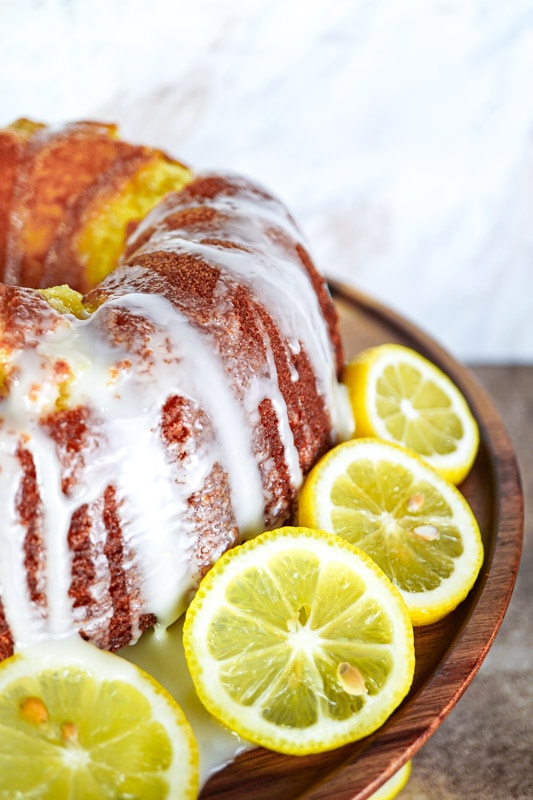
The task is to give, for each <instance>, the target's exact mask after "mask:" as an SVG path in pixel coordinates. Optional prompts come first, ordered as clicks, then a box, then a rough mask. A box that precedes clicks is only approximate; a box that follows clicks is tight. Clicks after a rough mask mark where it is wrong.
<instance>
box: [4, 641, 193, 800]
mask: <svg viewBox="0 0 533 800" xmlns="http://www.w3.org/2000/svg"><path fill="white" fill-rule="evenodd" d="M85 682H87V683H89V684H91V686H90V687H89V688H88V689H87V686H86V683H85ZM94 687H96V693H94V692H93V689H94ZM85 689H87V691H85ZM116 693H118V694H119V695H121V696H122V702H121V705H120V708H121V712H123V713H126V715H127V714H128V713H130V712H129V711H128V703H127V698H128V697H129V696H130V693H131V697H132V701H133V702H132V709H133V710H132V711H131V714H132V719H131V724H130V722H129V721H128V720H127V719H124V718H123V719H122V720H121V721H120V722H119V723H118V727H117V730H118V731H120V733H119V734H117V736H116V737H113V736H108V734H106V733H103V731H104V730H108V731H109V729H110V728H112V726H113V725H114V719H113V712H114V705H113V704H114V698H115V696H116ZM123 693H124V694H123ZM124 698H125V699H126V702H124ZM93 699H94V702H92V701H93ZM137 701H138V702H139V705H140V707H141V708H142V709H143V712H144V713H143V716H142V718H141V719H135V718H133V716H134V714H135V709H136V708H137ZM99 703H100V705H99ZM59 713H60V716H61V718H57V715H58V714H59ZM87 719H90V720H91V721H95V722H96V726H95V728H94V729H92V728H91V727H90V725H89V724H88V723H87ZM99 719H101V722H100V723H98V720H99ZM145 723H146V724H147V726H148V727H149V732H150V733H151V735H152V736H153V735H154V733H155V734H156V738H157V742H158V743H164V746H165V748H166V749H167V750H168V753H169V755H168V756H167V757H166V758H165V759H164V763H163V761H162V760H161V758H160V756H159V755H158V754H155V756H154V755H153V748H154V747H157V744H155V743H154V741H152V740H151V739H150V738H148V736H147V737H145V738H143V733H142V730H143V725H144V724H145ZM128 729H129V730H130V731H131V733H132V736H131V737H129V736H128V732H127V731H128ZM78 731H79V733H78ZM139 731H141V733H140V734H139ZM62 732H63V733H62ZM147 732H148V730H147ZM78 736H79V741H78ZM100 737H101V738H100ZM14 740H16V741H17V742H19V752H18V755H17V759H18V761H20V763H21V764H23V765H24V770H23V773H24V774H23V775H22V773H21V771H20V769H19V770H18V773H17V767H16V763H14V762H13V760H12V757H11V756H10V753H9V750H10V744H9V743H10V742H11V741H14ZM130 740H131V741H130ZM126 741H130V744H124V745H122V744H121V742H126ZM122 746H124V748H128V747H129V746H131V747H132V748H133V749H132V750H131V751H129V752H127V751H126V749H125V750H124V752H121V747H122ZM144 748H146V751H145V750H144ZM106 751H107V753H106ZM145 752H147V753H152V755H149V756H148V757H147V758H146V759H144V753H145ZM112 753H116V754H120V756H121V757H120V759H119V760H120V765H117V764H114V763H113V755H112ZM18 761H17V763H18ZM198 762H199V756H198V749H197V745H196V741H195V738H194V734H193V732H192V728H191V726H190V725H189V723H188V721H187V720H186V718H185V715H184V714H183V711H182V709H181V707H180V706H179V705H178V704H177V703H176V702H175V700H174V699H173V698H172V697H171V695H170V694H169V693H168V692H167V691H166V690H165V689H164V688H163V687H162V686H161V685H160V684H159V683H158V682H157V681H156V680H155V679H154V678H152V676H150V675H149V674H148V673H146V672H144V671H143V670H141V669H140V668H138V667H136V666H134V665H133V664H131V663H129V662H127V661H126V660H125V659H122V658H120V657H119V656H116V655H113V654H111V653H108V652H106V651H102V650H99V649H98V648H96V647H95V646H94V645H91V644H88V643H86V642H83V641H82V640H81V639H79V637H74V638H67V639H59V640H52V641H49V640H48V641H45V642H42V643H39V644H35V645H31V646H29V647H27V648H24V649H22V650H21V651H20V652H18V653H17V654H15V655H14V656H11V657H10V658H8V659H6V660H5V661H3V662H2V663H1V664H0V765H2V766H1V767H0V770H1V774H2V788H3V789H4V790H6V791H7V790H9V791H12V794H10V796H17V797H20V798H21V800H23V798H25V797H28V798H29V797H34V796H39V797H41V796H42V797H46V798H48V797H55V796H56V795H55V794H54V790H53V788H52V786H47V787H46V792H47V793H45V794H43V795H41V794H38V795H34V794H33V793H32V792H33V790H34V785H33V781H35V785H40V784H41V783H42V767H43V765H44V764H46V763H49V764H50V765H51V773H50V778H49V780H50V781H51V780H52V779H53V780H54V781H55V785H57V786H58V787H61V788H58V789H57V790H56V791H57V792H62V791H67V789H66V788H65V787H68V791H69V792H70V794H69V795H68V796H69V797H70V796H72V798H73V799H74V798H77V797H78V796H79V797H84V798H85V797H89V796H91V791H94V792H99V791H102V792H104V794H105V792H106V791H109V787H110V786H115V783H114V780H115V778H114V777H111V776H112V774H113V773H114V770H116V773H117V777H116V781H117V783H116V787H115V790H116V791H118V795H120V796H122V791H121V789H120V787H126V788H125V789H124V791H125V794H124V796H126V794H128V788H127V787H128V786H131V785H132V784H131V783H129V780H130V778H129V775H130V769H131V774H132V775H133V785H138V786H143V787H144V788H143V790H142V791H143V792H146V793H147V796H148V795H149V796H150V797H152V796H154V797H155V796H157V797H158V798H160V799H161V800H164V798H171V797H180V798H183V800H195V798H196V797H197V795H198V786H199V777H198V776H199V768H198ZM124 765H126V769H125V768H124ZM165 765H166V766H165ZM33 767H34V768H35V777H34V776H33V774H32V768H33ZM144 770H146V773H144ZM102 776H104V782H105V787H106V788H105V789H103V788H102V789H101V788H100V784H99V783H98V778H99V777H102ZM152 777H153V781H154V783H155V785H156V787H157V788H156V789H155V790H154V789H153V787H152ZM22 779H23V788H22V789H21V790H19V788H18V785H19V781H20V780H22ZM8 780H9V781H12V782H13V783H9V784H8ZM76 787H79V788H78V789H77V788H76ZM49 790H50V791H51V792H52V793H51V794H50V792H49ZM43 791H44V790H43ZM78 791H79V792H81V794H78ZM154 791H155V794H154V793H153V792H154ZM0 793H1V792H0ZM104 794H102V796H104ZM2 796H3V795H2ZM93 796H94V795H93ZM98 796H100V795H98ZM105 796H108V794H105ZM128 796H130V795H128ZM132 796H137V795H132Z"/></svg>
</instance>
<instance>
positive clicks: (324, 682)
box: [183, 527, 414, 755]
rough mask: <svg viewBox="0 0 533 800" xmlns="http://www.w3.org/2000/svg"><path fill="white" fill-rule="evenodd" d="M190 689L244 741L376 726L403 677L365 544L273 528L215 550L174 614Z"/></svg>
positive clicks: (398, 629)
mask: <svg viewBox="0 0 533 800" xmlns="http://www.w3.org/2000/svg"><path fill="white" fill-rule="evenodd" d="M183 638H184V646H185V655H186V657H187V662H188V664H189V669H190V672H191V675H192V678H193V681H194V683H195V686H196V690H197V692H198V695H199V697H200V700H201V701H202V702H203V703H204V705H205V706H206V708H207V709H208V711H210V712H211V714H213V716H215V717H216V718H217V719H219V720H220V721H221V722H222V723H223V724H225V725H226V726H228V727H229V728H231V729H232V730H234V731H236V732H237V733H238V734H240V735H241V736H242V737H243V738H244V739H247V740H249V741H251V742H253V743H255V744H258V745H262V746H264V747H267V748H270V749H271V750H276V751H279V752H282V753H289V754H295V755H302V754H305V753H314V752H320V751H323V750H330V749H332V748H334V747H339V746H340V745H343V744H346V743H347V742H351V741H354V740H356V739H359V738H361V737H363V736H366V735H367V734H370V733H372V732H373V731H374V730H376V729H377V728H378V727H379V726H380V725H381V724H382V723H383V722H384V721H385V720H386V719H387V717H388V716H389V715H390V714H391V713H392V711H393V710H394V709H395V708H396V706H398V704H399V703H400V702H401V700H402V699H403V698H404V697H405V695H406V694H407V692H408V690H409V687H410V685H411V682H412V678H413V670H414V649H413V630H412V626H411V623H410V620H409V615H408V612H407V609H406V607H405V604H404V602H403V600H402V599H401V596H400V594H399V593H398V592H397V591H396V589H395V588H394V587H393V586H392V584H391V583H390V581H389V580H388V578H386V576H385V575H384V574H383V573H382V572H381V570H379V569H378V568H377V566H376V565H375V564H374V562H373V561H372V560H371V559H370V558H368V556H366V555H365V554H364V553H361V552H359V551H358V550H357V549H356V548H354V547H352V546H351V545H350V544H348V543H347V542H344V541H342V540H341V539H339V538H338V537H336V536H332V535H330V534H327V533H324V532H323V531H310V530H306V529H303V528H290V527H287V528H281V529H279V530H276V531H271V532H269V533H265V534H261V535H260V536H258V537H257V538H256V539H253V540H252V541H249V542H246V543H245V544H243V545H241V546H239V547H237V548H236V549H234V550H231V551H229V552H228V553H226V554H225V555H224V556H222V558H221V559H220V560H219V561H218V562H217V563H216V564H215V566H214V567H213V568H212V569H211V571H210V572H209V573H208V574H207V575H206V577H205V578H204V580H203V581H202V583H201V585H200V588H199V591H198V593H197V595H196V596H195V598H194V600H193V601H192V603H191V605H190V607H189V609H188V611H187V615H186V619H185V625H184V634H183Z"/></svg>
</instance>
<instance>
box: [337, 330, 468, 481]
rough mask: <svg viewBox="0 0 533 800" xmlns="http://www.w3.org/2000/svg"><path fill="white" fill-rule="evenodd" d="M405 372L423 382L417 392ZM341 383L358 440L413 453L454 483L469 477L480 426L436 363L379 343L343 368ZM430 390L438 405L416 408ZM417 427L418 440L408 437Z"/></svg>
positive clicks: (457, 389) (400, 346) (456, 387)
mask: <svg viewBox="0 0 533 800" xmlns="http://www.w3.org/2000/svg"><path fill="white" fill-rule="evenodd" d="M406 368H407V369H409V370H412V374H413V375H417V379H418V380H419V383H418V381H415V383H416V389H415V390H414V392H413V387H409V386H407V385H406V384H404V383H403V380H402V374H401V372H402V370H404V369H406ZM387 370H390V371H391V374H392V375H393V379H394V380H393V382H392V383H391V382H388V381H387V379H386V373H387ZM404 380H406V379H405V378H404ZM343 381H344V383H345V384H346V386H347V388H348V393H349V397H350V401H351V404H352V410H353V413H354V416H355V422H356V436H358V437H363V438H366V437H376V438H379V439H384V440H386V441H390V442H395V443H397V444H400V445H402V446H405V447H407V448H408V449H411V450H414V451H416V452H418V453H419V455H421V456H422V457H423V458H424V460H426V461H427V462H428V463H429V464H431V466H432V467H434V468H435V469H436V470H437V471H438V472H439V473H440V474H441V475H442V476H443V477H444V478H446V479H447V480H449V481H451V482H452V483H455V484H456V485H457V484H459V483H461V482H462V481H463V480H464V479H465V477H466V476H467V475H468V473H469V471H470V469H471V468H472V465H473V463H474V460H475V457H476V454H477V451H478V448H479V428H478V424H477V422H476V420H475V417H474V416H473V414H472V411H471V409H470V407H469V404H468V402H467V400H466V398H465V396H464V395H463V393H462V392H461V390H460V389H459V387H458V386H457V385H456V384H455V383H454V382H453V381H452V380H451V378H449V377H448V375H446V373H445V372H444V371H443V370H441V369H440V368H439V367H437V365H436V364H434V363H433V362H431V361H430V360H429V359H427V358H425V357H424V356H422V355H421V354H420V353H418V352H417V351H415V350H413V349H412V348H409V347H406V346H405V345H400V344H383V345H377V346H376V347H371V348H368V349H366V350H364V351H363V352H362V353H360V354H359V355H358V356H357V357H356V358H355V359H353V360H352V361H351V362H350V363H349V364H347V365H346V366H345V369H344V374H343ZM428 386H433V387H434V389H435V390H436V391H435V392H434V393H435V394H436V395H437V396H438V398H439V399H438V400H437V401H436V402H437V403H438V404H439V405H437V406H436V407H425V404H424V402H421V404H420V406H419V407H418V408H415V406H416V404H417V398H420V397H421V396H422V395H423V394H424V391H425V390H426V389H427V387H428ZM378 387H380V388H378ZM387 392H388V393H389V396H388V397H387ZM441 403H442V405H440V404H441ZM393 420H395V421H396V424H395V425H393V424H392V422H393ZM413 429H414V431H415V433H416V435H415V436H412V435H410V432H411V431H412V430H413Z"/></svg>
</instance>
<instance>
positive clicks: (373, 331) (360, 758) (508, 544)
mask: <svg viewBox="0 0 533 800" xmlns="http://www.w3.org/2000/svg"><path fill="white" fill-rule="evenodd" d="M331 289H332V293H333V296H334V298H335V301H336V303H337V306H338V309H339V312H340V316H341V325H342V331H343V339H344V344H345V353H346V357H347V358H350V357H352V356H353V355H355V354H356V353H357V352H358V351H359V350H361V349H363V348H364V347H368V346H370V345H374V344H379V343H382V342H400V343H403V344H406V345H408V346H411V347H414V348H416V349H417V350H419V351H420V352H421V353H423V354H424V355H426V356H427V357H428V358H430V359H431V360H432V361H434V362H435V363H436V364H438V365H439V366H440V367H441V368H442V369H444V371H445V372H447V373H448V374H449V375H450V377H451V378H452V379H453V380H454V381H455V383H457V385H458V386H460V388H461V389H462V391H463V392H464V394H465V395H466V397H467V398H468V400H469V402H470V404H471V407H472V410H473V412H474V414H475V416H476V418H477V420H478V423H479V426H480V430H481V446H480V451H479V455H478V457H477V460H476V463H475V464H474V468H473V470H472V472H471V473H470V475H469V476H468V478H467V480H466V481H465V482H464V483H463V485H462V487H461V490H462V491H463V492H464V494H465V495H466V497H467V498H468V500H469V502H470V504H471V506H472V508H473V510H474V513H475V514H476V517H477V519H478V522H479V525H480V528H481V532H482V535H483V541H484V545H485V563H484V565H483V568H482V571H481V574H480V576H479V578H478V581H477V583H476V585H475V587H474V588H473V590H472V591H471V593H470V595H469V596H468V597H467V599H466V600H465V601H464V602H463V603H462V604H461V606H460V607H459V608H458V609H456V611H454V612H453V613H452V614H450V615H449V616H448V617H446V618H445V619H444V620H441V621H440V622H438V623H435V624H434V625H431V626H428V627H425V628H419V629H417V630H416V631H415V647H416V671H415V678H414V682H413V686H412V689H411V691H410V693H409V695H408V697H407V699H406V700H405V701H404V702H403V704H402V705H401V706H400V707H399V708H398V709H397V710H396V711H395V712H394V714H393V715H392V716H391V717H390V718H389V720H388V721H387V723H386V724H385V725H384V726H383V727H382V728H380V730H379V731H377V732H376V733H375V734H374V735H373V736H370V737H368V738H366V739H364V740H362V741H361V742H357V743H355V744H352V745H347V746H346V747H343V748H340V749H339V750H334V751H333V752H331V753H322V754H319V755H314V756H304V757H290V756H282V755H278V754H276V753H271V752H268V751H266V750H263V749H256V750H252V751H249V752H247V753H245V754H243V755H242V756H240V757H239V758H238V759H237V760H236V761H235V762H234V763H233V764H231V765H229V766H228V767H226V768H225V769H224V770H222V771H221V772H219V773H218V774H216V775H214V776H213V777H212V778H211V780H210V781H209V782H208V783H207V785H206V786H205V788H204V791H203V792H202V794H201V798H202V800H215V798H225V799H226V800H229V798H231V800H272V798H275V800H304V798H305V800H325V798H328V800H364V799H365V798H367V797H368V796H369V795H370V794H372V792H373V791H375V790H376V789H377V788H378V787H379V786H380V785H381V784H382V783H383V782H384V781H385V780H386V779H387V778H389V777H390V776H391V775H392V774H393V773H394V772H395V771H396V770H397V769H398V768H399V767H400V766H401V765H402V764H403V763H404V762H405V761H407V760H408V759H409V758H411V757H412V756H413V755H414V753H415V752H416V751H417V750H418V749H419V748H420V747H421V746H422V745H423V744H424V742H425V741H426V740H427V739H428V738H429V737H430V736H431V734H433V733H434V732H435V731H436V730H437V728H438V727H439V725H440V724H441V722H442V721H443V720H444V719H445V717H446V716H447V714H448V713H449V712H450V711H451V709H452V708H453V706H454V705H455V703H457V701H458V700H459V698H460V697H461V695H462V694H463V692H464V691H465V689H466V688H467V686H468V685H469V683H470V681H471V680H472V678H473V677H474V675H475V673H476V672H477V670H478V669H479V667H480V665H481V663H482V662H483V659H484V658H485V656H486V654H487V652H488V650H489V648H490V646H491V644H492V642H493V641H494V637H495V636H496V633H497V631H498V629H499V627H500V625H501V622H502V620H503V617H504V614H505V611H506V609H507V606H508V603H509V600H510V597H511V593H512V590H513V586H514V583H515V579H516V574H517V571H518V564H519V560H520V552H521V544H522V531H523V500H522V492H521V486H520V479H519V475H518V468H517V462H516V459H515V455H514V452H513V449H512V446H511V443H510V441H509V438H508V436H507V433H506V431H505V428H504V425H503V423H502V421H501V419H500V417H499V415H498V413H497V412H496V410H495V409H494V407H493V405H492V403H491V401H490V400H489V398H488V396H487V395H486V394H485V392H484V391H483V390H482V389H481V387H480V386H479V384H478V383H477V382H476V380H475V379H474V378H473V376H472V375H471V374H470V373H469V371H468V370H467V369H465V368H464V367H462V366H460V365H459V364H458V363H457V362H456V361H455V360H454V359H453V358H452V357H451V356H450V355H448V354H447V353H446V352H444V351H443V350H442V348H440V347H439V346H438V345H437V344H436V343H435V342H434V341H432V340H431V339H430V338H428V337H427V336H426V335H425V334H423V333H422V332H421V331H419V330H418V329H417V328H415V327H414V326H413V325H411V324H409V323H408V322H406V321H405V320H403V319H402V318H401V317H399V316H397V315H396V314H394V313H393V312H391V311H390V310H388V309H387V308H385V307H383V306H381V305H379V304H378V303H376V302H374V301H373V300H371V299H370V298H368V297H366V296H364V295H361V294H359V293H357V292H355V291H354V290H352V289H348V288H347V287H345V286H342V285H340V284H336V283H331Z"/></svg>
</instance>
